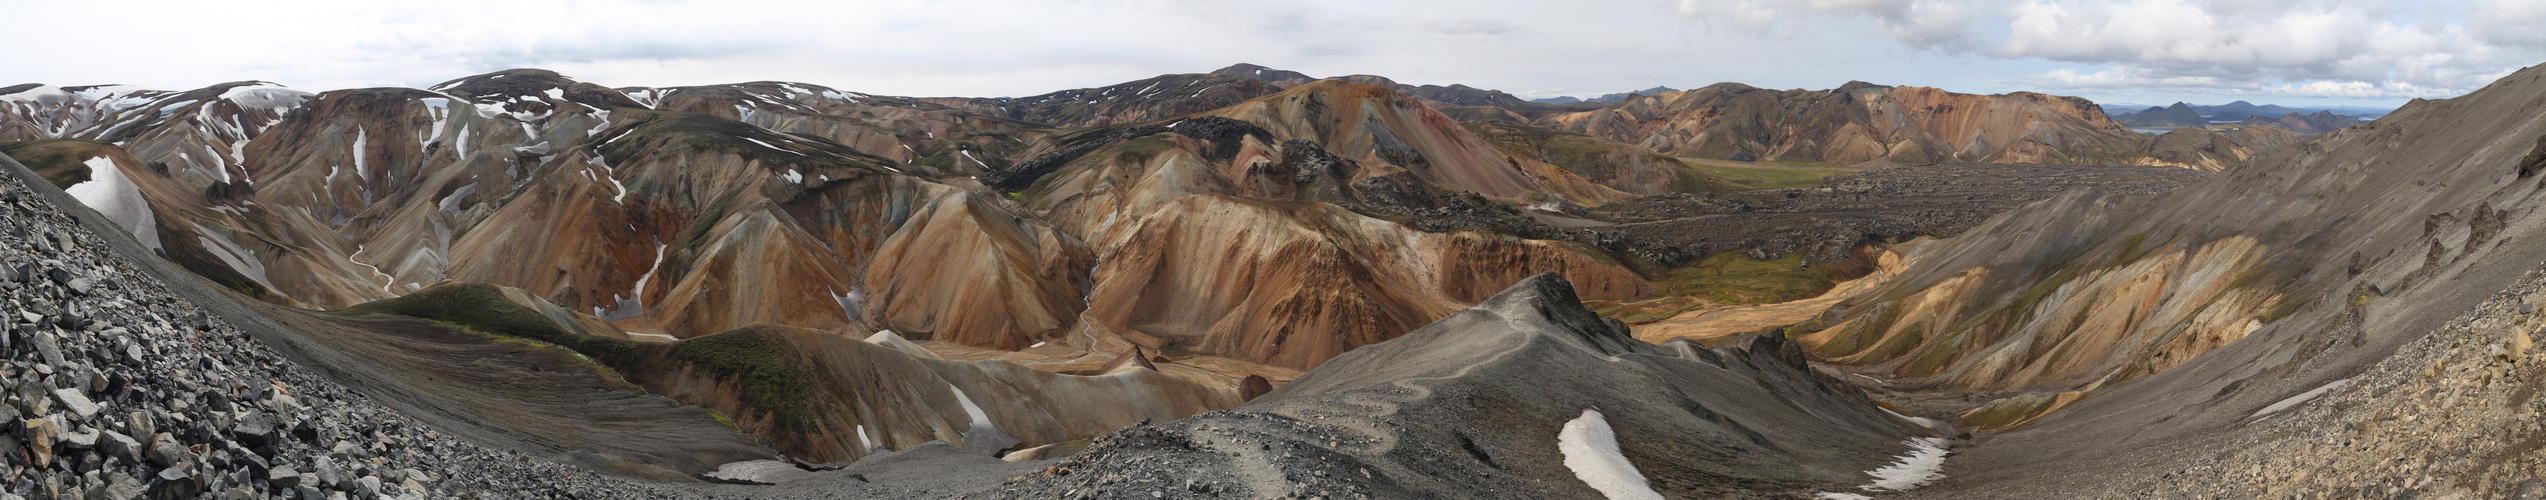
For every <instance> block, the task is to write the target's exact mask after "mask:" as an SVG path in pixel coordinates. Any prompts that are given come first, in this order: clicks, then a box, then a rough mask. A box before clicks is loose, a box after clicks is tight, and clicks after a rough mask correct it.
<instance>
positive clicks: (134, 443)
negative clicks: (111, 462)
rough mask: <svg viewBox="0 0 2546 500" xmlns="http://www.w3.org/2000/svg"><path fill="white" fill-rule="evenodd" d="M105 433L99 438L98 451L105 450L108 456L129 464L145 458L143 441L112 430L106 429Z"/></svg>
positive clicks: (139, 461)
mask: <svg viewBox="0 0 2546 500" xmlns="http://www.w3.org/2000/svg"><path fill="white" fill-rule="evenodd" d="M105 434H106V435H105V437H104V438H102V439H100V440H98V448H97V451H100V452H104V453H106V456H108V457H113V458H116V459H119V460H122V461H123V463H127V464H137V463H141V462H142V460H144V459H143V458H142V446H141V441H138V440H134V439H133V437H132V436H126V435H124V433H121V432H115V431H111V430H110V431H105Z"/></svg>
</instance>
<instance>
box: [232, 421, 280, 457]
mask: <svg viewBox="0 0 2546 500" xmlns="http://www.w3.org/2000/svg"><path fill="white" fill-rule="evenodd" d="M281 424H282V422H277V421H275V418H274V415H273V414H271V413H252V414H248V415H245V416H241V417H239V423H238V425H235V426H231V427H230V438H231V439H236V440H238V441H239V444H243V445H247V447H249V448H263V447H265V446H267V445H271V444H274V443H275V441H276V439H275V438H276V437H277V434H278V429H276V427H280V426H281Z"/></svg>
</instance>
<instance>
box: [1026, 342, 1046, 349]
mask: <svg viewBox="0 0 2546 500" xmlns="http://www.w3.org/2000/svg"><path fill="white" fill-rule="evenodd" d="M1049 343H1051V342H1036V343H1034V345H1030V346H1025V348H1027V349H1033V348H1037V347H1043V344H1049Z"/></svg>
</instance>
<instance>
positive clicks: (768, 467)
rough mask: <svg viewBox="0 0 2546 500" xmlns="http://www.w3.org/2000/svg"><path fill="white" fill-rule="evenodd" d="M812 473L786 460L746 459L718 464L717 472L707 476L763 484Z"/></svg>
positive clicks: (786, 480)
mask: <svg viewBox="0 0 2546 500" xmlns="http://www.w3.org/2000/svg"><path fill="white" fill-rule="evenodd" d="M811 475H813V471H808V470H804V469H802V468H798V467H796V465H795V464H791V463H787V462H786V461H784V460H744V461H741V462H729V463H726V464H724V465H719V466H716V472H709V473H707V477H713V478H717V479H723V480H727V481H749V482H754V483H762V484H778V483H784V482H788V481H794V480H798V479H804V478H805V477H806V476H811Z"/></svg>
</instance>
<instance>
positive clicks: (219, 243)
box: [186, 221, 291, 297]
mask: <svg viewBox="0 0 2546 500" xmlns="http://www.w3.org/2000/svg"><path fill="white" fill-rule="evenodd" d="M186 223H187V224H192V225H194V230H195V234H196V235H198V236H195V242H196V243H198V244H201V245H203V248H204V249H205V250H206V251H209V252H211V253H212V256H213V257H218V258H220V259H221V263H222V264H225V265H228V266H230V270H232V271H237V272H238V273H239V274H240V275H243V276H247V278H248V279H250V280H255V281H256V284H259V285H264V286H265V290H266V291H270V292H274V293H275V294H277V295H282V296H284V297H290V296H291V294H287V293H283V289H280V288H275V287H274V282H273V281H269V280H267V279H266V278H265V263H264V262H259V261H257V260H256V252H255V251H253V250H248V249H245V248H240V247H239V244H238V243H235V242H232V241H230V236H229V235H225V234H221V233H217V232H213V231H212V230H211V229H209V228H205V227H203V225H202V224H195V223H194V222H193V221H187V222H186Z"/></svg>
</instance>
